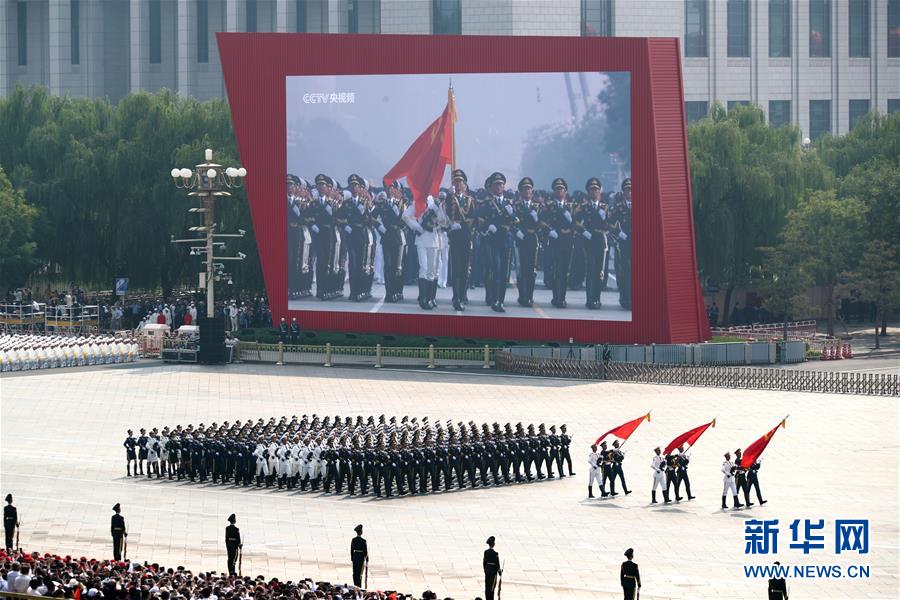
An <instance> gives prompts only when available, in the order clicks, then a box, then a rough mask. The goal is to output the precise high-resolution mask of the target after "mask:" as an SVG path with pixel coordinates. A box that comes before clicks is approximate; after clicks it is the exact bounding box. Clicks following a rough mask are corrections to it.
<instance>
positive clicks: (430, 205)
mask: <svg viewBox="0 0 900 600" xmlns="http://www.w3.org/2000/svg"><path fill="white" fill-rule="evenodd" d="M426 204H427V205H428V208H431V209H434V206H435V204H434V197H433V196H428V200H426Z"/></svg>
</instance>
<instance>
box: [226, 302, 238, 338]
mask: <svg viewBox="0 0 900 600" xmlns="http://www.w3.org/2000/svg"><path fill="white" fill-rule="evenodd" d="M228 318H229V320H230V321H231V331H237V330H238V308H237V306H236V305H235V303H234V300H232V301H231V306H229V307H228Z"/></svg>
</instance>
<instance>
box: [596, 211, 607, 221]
mask: <svg viewBox="0 0 900 600" xmlns="http://www.w3.org/2000/svg"><path fill="white" fill-rule="evenodd" d="M597 214H598V215H600V218H601V219H603V220H604V221H605V220H606V211H605V210H603V209H602V208H598V209H597Z"/></svg>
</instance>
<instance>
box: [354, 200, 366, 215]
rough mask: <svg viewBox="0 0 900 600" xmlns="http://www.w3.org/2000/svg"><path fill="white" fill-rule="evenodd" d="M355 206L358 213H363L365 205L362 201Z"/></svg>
mask: <svg viewBox="0 0 900 600" xmlns="http://www.w3.org/2000/svg"><path fill="white" fill-rule="evenodd" d="M356 208H358V209H359V214H363V213H364V212H366V205H365V204H363V203H362V202H360V203H359V204H357V205H356Z"/></svg>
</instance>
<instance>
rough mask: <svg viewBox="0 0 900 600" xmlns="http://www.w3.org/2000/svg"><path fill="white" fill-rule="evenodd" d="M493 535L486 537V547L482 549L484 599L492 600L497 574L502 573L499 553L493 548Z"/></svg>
mask: <svg viewBox="0 0 900 600" xmlns="http://www.w3.org/2000/svg"><path fill="white" fill-rule="evenodd" d="M495 541H496V540H495V539H494V536H491V537H489V538H488V539H487V545H488V549H487V550H485V551H484V561H483V565H484V600H494V588H495V587H497V576H498V575H502V574H503V569H501V568H500V555H499V554H497V551H496V550H494V542H495Z"/></svg>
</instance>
